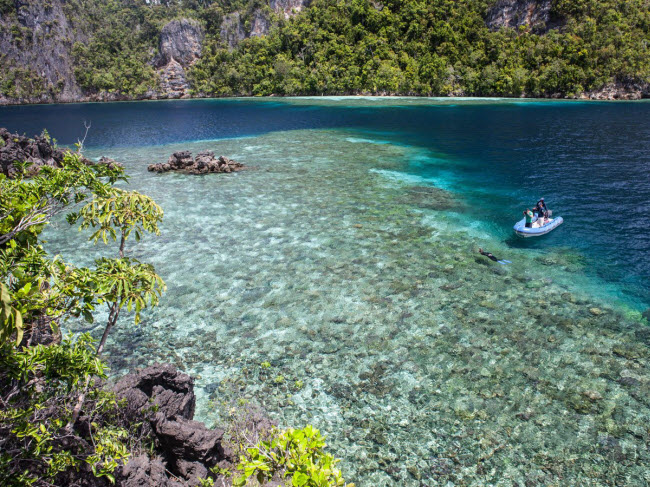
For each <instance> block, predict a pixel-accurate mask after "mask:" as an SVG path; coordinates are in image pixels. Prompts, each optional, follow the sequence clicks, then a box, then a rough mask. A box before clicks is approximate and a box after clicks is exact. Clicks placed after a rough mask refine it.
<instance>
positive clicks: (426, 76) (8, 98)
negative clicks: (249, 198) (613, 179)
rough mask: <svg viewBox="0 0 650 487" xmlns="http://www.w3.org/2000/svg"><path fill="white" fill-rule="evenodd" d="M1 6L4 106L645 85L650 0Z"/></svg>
mask: <svg viewBox="0 0 650 487" xmlns="http://www.w3.org/2000/svg"><path fill="white" fill-rule="evenodd" d="M0 14H1V15H2V18H1V19H0V61H2V66H3V68H5V69H3V70H2V72H1V73H0V100H1V101H4V102H5V103H6V102H16V101H17V102H21V101H22V102H30V101H31V102H34V101H50V100H60V101H73V100H77V99H97V100H102V99H129V98H161V97H162V98H164V97H187V96H232V95H271V94H277V95H301V94H305V95H315V94H317V95H321V94H360V93H364V94H413V95H452V96H460V95H465V96H494V95H497V96H562V97H574V96H591V97H610V98H611V97H632V98H637V97H641V96H650V51H649V48H648V44H649V43H650V1H648V0H625V1H616V0H579V1H576V0H537V1H534V0H497V1H495V0H467V1H463V2H458V1H451V0H385V1H379V0H377V1H374V0H373V1H370V0H313V1H311V2H308V1H306V0H232V1H231V0H214V1H210V0H203V1H201V0H179V1H172V0H167V1H164V0H163V1H155V0H152V1H150V2H147V1H145V0H108V1H99V0H66V1H63V0H50V1H49V2H46V3H45V4H43V3H42V2H37V1H35V0H0ZM178 19H188V20H187V21H182V22H180V21H179V20H178ZM179 53H180V54H179ZM179 57H181V58H182V59H180V60H179V59H178V58H179Z"/></svg>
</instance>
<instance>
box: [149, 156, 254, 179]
mask: <svg viewBox="0 0 650 487" xmlns="http://www.w3.org/2000/svg"><path fill="white" fill-rule="evenodd" d="M147 169H148V170H149V171H152V172H158V173H162V172H169V171H176V172H183V173H186V174H209V173H229V172H236V171H241V170H243V169H244V165H243V164H241V163H239V162H237V161H233V160H232V159H228V158H227V157H226V156H219V157H218V158H216V157H215V156H214V152H212V151H204V152H200V153H199V154H198V155H197V156H196V158H194V159H193V158H192V153H191V152H189V151H181V152H174V153H173V154H172V155H171V156H169V160H168V161H167V162H166V163H165V164H151V165H149V167H148V168H147Z"/></svg>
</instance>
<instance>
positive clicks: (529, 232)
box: [514, 216, 564, 237]
mask: <svg viewBox="0 0 650 487" xmlns="http://www.w3.org/2000/svg"><path fill="white" fill-rule="evenodd" d="M562 222H564V219H563V218H562V217H561V216H557V217H555V218H549V219H548V222H546V223H544V224H543V225H540V223H541V220H540V219H539V218H536V219H535V220H533V226H532V227H530V228H526V218H523V219H522V220H519V221H518V222H517V223H516V224H515V226H514V229H515V233H516V234H517V235H519V236H520V237H540V236H541V235H546V234H547V233H549V232H551V231H553V230H555V229H556V228H557V227H559V226H560V225H562Z"/></svg>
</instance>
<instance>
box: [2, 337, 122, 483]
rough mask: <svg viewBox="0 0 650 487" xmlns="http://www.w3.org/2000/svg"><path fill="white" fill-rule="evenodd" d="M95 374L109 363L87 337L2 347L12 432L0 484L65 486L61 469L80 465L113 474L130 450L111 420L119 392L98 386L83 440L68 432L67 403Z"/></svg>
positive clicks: (7, 423)
mask: <svg viewBox="0 0 650 487" xmlns="http://www.w3.org/2000/svg"><path fill="white" fill-rule="evenodd" d="M92 377H99V378H105V377H106V366H105V365H104V364H103V363H102V362H101V361H99V360H98V359H97V358H96V357H95V349H94V348H93V346H92V339H91V338H90V336H88V335H81V336H80V337H79V338H78V339H77V340H76V341H73V340H72V339H70V338H68V339H66V340H64V341H63V342H62V343H61V344H60V345H56V346H51V347H44V346H42V345H39V346H35V347H27V348H23V349H19V350H16V349H15V348H14V347H12V346H11V345H9V344H7V343H5V344H4V345H0V384H1V386H0V398H1V399H2V401H3V402H2V404H3V407H2V408H0V431H4V432H5V433H6V435H5V437H4V438H3V452H4V453H3V454H0V484H2V485H7V486H13V485H15V486H18V485H33V484H37V483H38V484H41V485H42V484H43V483H49V484H55V485H59V483H57V482H56V478H57V476H58V475H59V474H60V473H61V472H64V471H65V470H68V469H72V468H74V469H78V468H79V467H80V466H81V465H82V464H87V465H88V466H89V467H90V468H91V470H92V471H93V472H94V473H95V475H96V476H105V477H107V478H109V479H112V478H113V472H114V471H115V469H116V468H117V466H118V464H119V462H122V461H124V460H126V458H128V449H129V445H128V441H127V439H128V432H127V431H126V430H124V429H122V428H120V427H117V426H111V425H110V422H111V420H113V419H114V418H115V417H116V414H117V412H118V404H117V402H116V400H115V397H114V395H113V394H110V393H107V392H105V391H102V390H99V389H96V390H94V391H93V395H92V397H91V398H90V399H89V401H87V402H86V405H85V411H86V414H87V416H88V418H90V419H89V421H90V422H89V428H88V435H89V436H88V437H87V442H84V443H85V444H79V443H76V444H75V442H72V443H71V444H68V443H69V441H70V440H67V442H66V440H65V438H66V433H64V431H63V426H64V425H65V424H66V422H67V421H68V420H69V418H70V414H71V411H70V408H68V407H67V405H68V404H69V403H71V402H72V401H73V400H74V398H75V397H76V394H77V392H78V390H79V388H81V387H83V386H84V384H85V383H86V381H87V380H88V379H90V378H92ZM106 423H109V425H108V426H106V425H105V424H106ZM90 445H92V446H90Z"/></svg>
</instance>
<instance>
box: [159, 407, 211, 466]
mask: <svg viewBox="0 0 650 487" xmlns="http://www.w3.org/2000/svg"><path fill="white" fill-rule="evenodd" d="M153 422H154V431H155V434H156V438H157V440H158V443H159V445H160V447H161V450H162V452H163V453H164V455H165V457H166V458H167V459H168V460H169V461H170V463H173V464H176V466H179V465H180V463H179V462H182V461H189V462H201V463H204V464H206V465H208V466H212V465H214V464H216V463H217V462H218V461H219V460H221V459H222V458H223V449H222V448H221V440H222V438H223V430H209V429H207V428H206V427H205V425H204V424H203V423H200V422H198V421H191V420H188V419H185V418H178V419H176V420H169V419H167V417H166V416H165V415H164V414H163V413H157V414H156V415H155V417H154V420H153Z"/></svg>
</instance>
